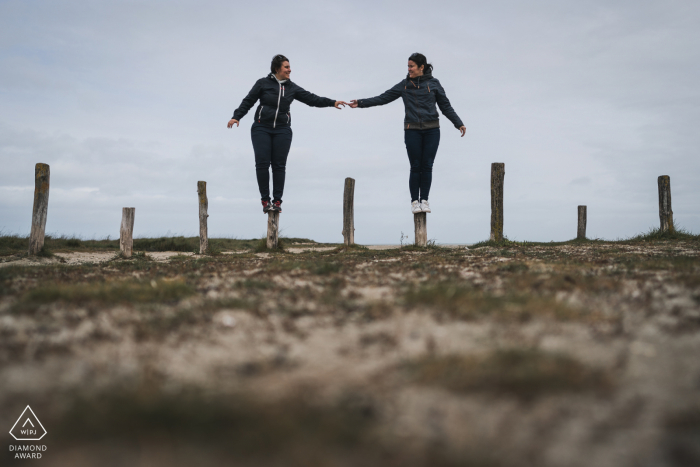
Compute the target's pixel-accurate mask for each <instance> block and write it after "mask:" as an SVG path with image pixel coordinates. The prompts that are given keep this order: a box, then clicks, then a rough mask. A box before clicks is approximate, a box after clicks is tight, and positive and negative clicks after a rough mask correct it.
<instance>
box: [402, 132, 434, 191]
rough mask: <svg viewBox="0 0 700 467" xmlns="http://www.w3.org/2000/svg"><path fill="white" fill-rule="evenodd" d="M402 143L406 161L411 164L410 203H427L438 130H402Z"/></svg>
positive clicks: (409, 181) (409, 179)
mask: <svg viewBox="0 0 700 467" xmlns="http://www.w3.org/2000/svg"><path fill="white" fill-rule="evenodd" d="M404 141H405V143H406V152H408V161H409V162H410V163H411V175H410V176H409V178H408V188H409V189H410V190H411V201H415V200H418V201H420V200H423V199H424V200H426V201H427V200H428V195H429V194H430V184H431V183H432V181H433V162H434V161H435V155H436V154H437V149H438V145H439V144H440V128H431V129H430V130H404Z"/></svg>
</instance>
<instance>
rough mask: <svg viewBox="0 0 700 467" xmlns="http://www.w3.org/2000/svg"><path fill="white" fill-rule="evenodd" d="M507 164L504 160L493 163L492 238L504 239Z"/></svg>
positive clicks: (498, 240) (499, 240)
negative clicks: (504, 198) (504, 196)
mask: <svg viewBox="0 0 700 467" xmlns="http://www.w3.org/2000/svg"><path fill="white" fill-rule="evenodd" d="M505 175H506V165H505V164H504V163H503V162H494V163H493V164H491V237H490V238H491V240H495V241H497V242H501V241H503V179H504V178H505Z"/></svg>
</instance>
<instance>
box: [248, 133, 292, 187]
mask: <svg viewBox="0 0 700 467" xmlns="http://www.w3.org/2000/svg"><path fill="white" fill-rule="evenodd" d="M250 139H251V140H253V151H255V174H256V175H257V177H258V188H259V189H260V198H261V199H262V200H265V201H270V165H272V195H273V196H274V199H275V200H281V199H282V194H283V193H284V175H285V170H286V167H287V154H289V148H290V146H291V145H292V128H291V127H289V126H285V127H277V128H272V127H271V126H267V125H263V124H261V123H258V122H255V123H253V126H252V127H251V129H250Z"/></svg>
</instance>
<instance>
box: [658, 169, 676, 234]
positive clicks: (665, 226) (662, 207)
mask: <svg viewBox="0 0 700 467" xmlns="http://www.w3.org/2000/svg"><path fill="white" fill-rule="evenodd" d="M659 220H660V221H661V226H660V229H661V231H662V232H673V210H672V209H671V177H669V176H668V175H661V176H660V177H659Z"/></svg>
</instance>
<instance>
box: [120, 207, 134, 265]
mask: <svg viewBox="0 0 700 467" xmlns="http://www.w3.org/2000/svg"><path fill="white" fill-rule="evenodd" d="M135 215H136V208H122V225H121V228H120V229H119V250H120V251H121V253H122V256H124V258H131V255H132V254H133V252H134V217H135Z"/></svg>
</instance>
